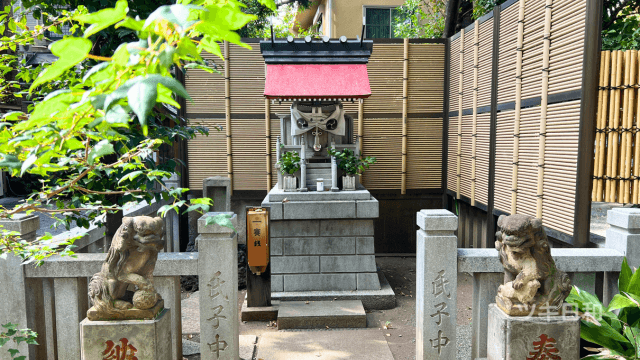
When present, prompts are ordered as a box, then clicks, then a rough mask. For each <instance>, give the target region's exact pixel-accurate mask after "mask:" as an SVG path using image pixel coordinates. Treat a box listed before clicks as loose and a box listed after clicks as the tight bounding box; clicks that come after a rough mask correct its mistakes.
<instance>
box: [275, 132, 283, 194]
mask: <svg viewBox="0 0 640 360" xmlns="http://www.w3.org/2000/svg"><path fill="white" fill-rule="evenodd" d="M278 161H280V136H278V137H277V138H276V163H277V162H278ZM276 170H277V172H278V189H282V172H280V169H278V168H276Z"/></svg>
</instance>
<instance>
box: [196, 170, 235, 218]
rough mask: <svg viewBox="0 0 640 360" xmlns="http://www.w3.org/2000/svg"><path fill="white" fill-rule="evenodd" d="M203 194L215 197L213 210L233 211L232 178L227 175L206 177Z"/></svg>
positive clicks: (203, 182) (203, 183) (211, 197)
mask: <svg viewBox="0 0 640 360" xmlns="http://www.w3.org/2000/svg"><path fill="white" fill-rule="evenodd" d="M202 196H203V197H207V198H210V199H213V208H212V210H213V211H217V212H220V211H231V179H230V178H228V177H226V176H212V177H208V178H206V179H204V180H203V181H202Z"/></svg>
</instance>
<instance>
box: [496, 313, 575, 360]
mask: <svg viewBox="0 0 640 360" xmlns="http://www.w3.org/2000/svg"><path fill="white" fill-rule="evenodd" d="M488 333H489V334H488V341H487V359H488V360H522V359H551V358H557V359H562V360H578V359H579V358H580V318H579V317H578V316H572V315H564V316H563V315H551V316H546V315H539V316H509V315H507V314H505V313H504V312H503V311H502V310H500V309H499V308H498V307H497V306H496V304H490V305H489V325H488ZM550 355H553V356H554V357H551V356H550ZM556 356H557V357H556Z"/></svg>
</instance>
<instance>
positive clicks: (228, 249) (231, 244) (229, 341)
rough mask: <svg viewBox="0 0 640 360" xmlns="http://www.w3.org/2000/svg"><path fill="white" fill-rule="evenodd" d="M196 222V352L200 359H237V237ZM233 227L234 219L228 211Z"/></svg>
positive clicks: (203, 221)
mask: <svg viewBox="0 0 640 360" xmlns="http://www.w3.org/2000/svg"><path fill="white" fill-rule="evenodd" d="M218 214H220V213H214V212H211V213H207V214H205V215H204V216H203V217H201V218H200V219H199V220H198V233H199V234H200V235H199V236H198V238H197V239H196V241H197V243H198V252H199V258H198V276H199V285H200V293H201V296H200V329H201V330H200V353H201V356H202V357H201V358H202V360H214V359H215V360H218V359H232V360H237V359H238V357H239V345H238V336H239V333H238V265H237V258H238V237H237V234H236V232H235V231H234V230H232V229H229V228H226V227H222V226H219V225H216V224H210V225H206V219H207V218H208V217H211V216H216V215H218ZM224 214H229V215H231V216H232V218H231V222H232V224H233V227H234V228H237V226H238V217H237V216H236V215H235V214H234V213H231V212H226V213H224Z"/></svg>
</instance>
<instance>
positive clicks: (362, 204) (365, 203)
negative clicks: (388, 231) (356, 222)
mask: <svg viewBox="0 0 640 360" xmlns="http://www.w3.org/2000/svg"><path fill="white" fill-rule="evenodd" d="M356 208H357V217H358V218H359V219H360V218H365V219H367V218H369V219H371V218H373V219H377V218H378V216H380V211H379V208H380V204H379V203H378V200H376V199H375V198H373V197H372V198H371V200H358V201H356Z"/></svg>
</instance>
